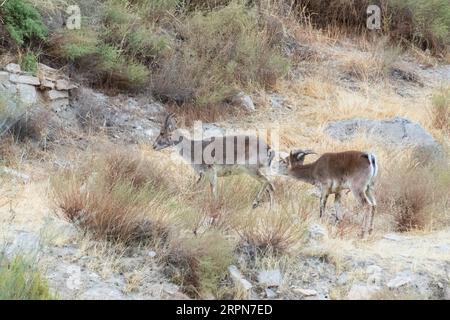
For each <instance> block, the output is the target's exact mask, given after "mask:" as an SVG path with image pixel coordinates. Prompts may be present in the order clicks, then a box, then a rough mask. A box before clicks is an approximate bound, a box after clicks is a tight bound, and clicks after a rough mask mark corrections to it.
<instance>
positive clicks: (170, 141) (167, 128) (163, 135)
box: [153, 113, 178, 151]
mask: <svg viewBox="0 0 450 320" xmlns="http://www.w3.org/2000/svg"><path fill="white" fill-rule="evenodd" d="M176 129H177V123H176V120H175V115H174V114H173V113H169V114H168V115H167V116H166V117H165V119H164V121H163V123H162V126H161V130H160V132H159V135H158V137H157V138H156V140H155V142H154V143H153V149H154V150H157V151H158V150H162V149H165V148H167V147H170V146H172V145H174V144H175V143H176V142H177V141H178V140H176V139H175V136H174V132H175V130H176Z"/></svg>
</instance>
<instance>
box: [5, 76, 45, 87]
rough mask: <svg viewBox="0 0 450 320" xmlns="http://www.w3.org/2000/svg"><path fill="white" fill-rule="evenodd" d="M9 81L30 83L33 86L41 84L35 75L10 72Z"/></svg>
mask: <svg viewBox="0 0 450 320" xmlns="http://www.w3.org/2000/svg"><path fill="white" fill-rule="evenodd" d="M9 81H11V82H14V83H23V84H31V85H33V86H38V85H40V84H41V82H40V81H39V79H38V78H37V77H34V76H26V75H17V74H11V75H10V76H9Z"/></svg>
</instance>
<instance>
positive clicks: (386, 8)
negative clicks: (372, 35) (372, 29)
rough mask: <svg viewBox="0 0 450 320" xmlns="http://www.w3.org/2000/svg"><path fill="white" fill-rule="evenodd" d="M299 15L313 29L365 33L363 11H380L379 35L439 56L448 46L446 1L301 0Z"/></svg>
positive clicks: (449, 22)
mask: <svg viewBox="0 0 450 320" xmlns="http://www.w3.org/2000/svg"><path fill="white" fill-rule="evenodd" d="M296 3H297V8H298V11H299V12H301V13H302V14H303V13H306V14H307V15H309V16H310V18H311V20H312V21H313V23H314V24H315V25H316V26H320V27H328V28H336V27H338V28H344V29H346V30H348V31H350V30H351V32H352V33H353V32H355V31H356V32H360V33H365V32H366V31H367V28H366V17H367V14H366V10H367V7H368V6H369V5H372V4H375V5H378V6H380V8H382V15H383V17H382V19H383V21H382V31H383V33H385V34H387V35H390V36H391V37H392V38H393V39H395V40H397V41H398V40H403V39H406V40H409V41H412V42H414V43H416V44H418V45H419V46H420V47H422V48H423V49H427V48H429V49H432V50H434V51H435V52H439V51H441V50H443V49H444V47H445V46H448V45H449V44H450V42H449V39H450V3H449V2H448V1H447V0H432V1H429V0H406V1H405V0H378V1H369V0H357V1H350V0H346V1H342V0H332V1H328V0H314V1H311V0H301V1H297V2H296Z"/></svg>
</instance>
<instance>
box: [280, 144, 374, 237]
mask: <svg viewBox="0 0 450 320" xmlns="http://www.w3.org/2000/svg"><path fill="white" fill-rule="evenodd" d="M308 154H316V153H315V152H313V151H311V150H297V151H294V152H292V151H291V153H290V155H289V157H287V158H286V159H283V160H282V165H281V168H280V173H282V174H285V175H288V176H291V177H294V178H296V179H298V180H301V181H304V182H307V183H310V184H313V185H315V186H317V187H319V189H320V192H321V194H320V217H322V215H323V213H324V211H325V207H326V203H327V199H328V196H329V195H330V194H334V195H335V198H334V201H335V206H336V220H337V221H338V220H339V209H340V205H341V197H342V192H343V191H345V190H350V191H351V192H352V193H353V195H354V196H355V198H356V199H357V200H358V202H359V203H360V204H361V205H363V206H364V207H367V206H368V207H370V215H369V217H367V214H364V216H363V222H362V232H361V235H362V236H364V234H365V232H367V231H368V232H369V234H370V233H371V232H372V230H373V219H374V215H375V209H376V200H375V197H374V195H373V184H374V179H375V177H376V175H377V172H378V165H377V161H376V157H375V155H374V154H372V153H367V152H360V151H345V152H338V153H325V154H323V155H322V156H320V157H319V159H317V160H316V161H314V162H312V163H309V164H304V163H303V162H304V160H305V156H306V155H308Z"/></svg>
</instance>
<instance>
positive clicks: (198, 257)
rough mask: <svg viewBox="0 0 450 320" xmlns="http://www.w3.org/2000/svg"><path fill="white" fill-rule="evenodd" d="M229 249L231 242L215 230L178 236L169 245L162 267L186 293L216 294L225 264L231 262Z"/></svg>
mask: <svg viewBox="0 0 450 320" xmlns="http://www.w3.org/2000/svg"><path fill="white" fill-rule="evenodd" d="M233 249H234V245H233V243H232V242H231V241H229V240H228V239H227V238H226V237H225V236H224V235H222V234H221V233H219V232H217V231H210V232H207V233H205V234H202V235H200V236H197V237H193V238H192V237H190V238H184V239H179V240H177V241H175V242H173V243H171V245H170V249H169V253H168V255H167V256H166V258H165V263H166V268H165V270H166V273H167V274H168V276H169V277H170V278H171V279H172V281H174V282H175V283H177V284H179V285H181V286H182V288H183V290H184V291H185V292H186V293H187V294H189V295H191V296H194V297H207V296H210V295H211V294H213V295H215V296H217V294H218V293H219V289H220V285H221V282H222V281H224V280H225V277H226V275H227V269H228V266H229V265H231V264H232V263H233V260H234V257H233Z"/></svg>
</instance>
